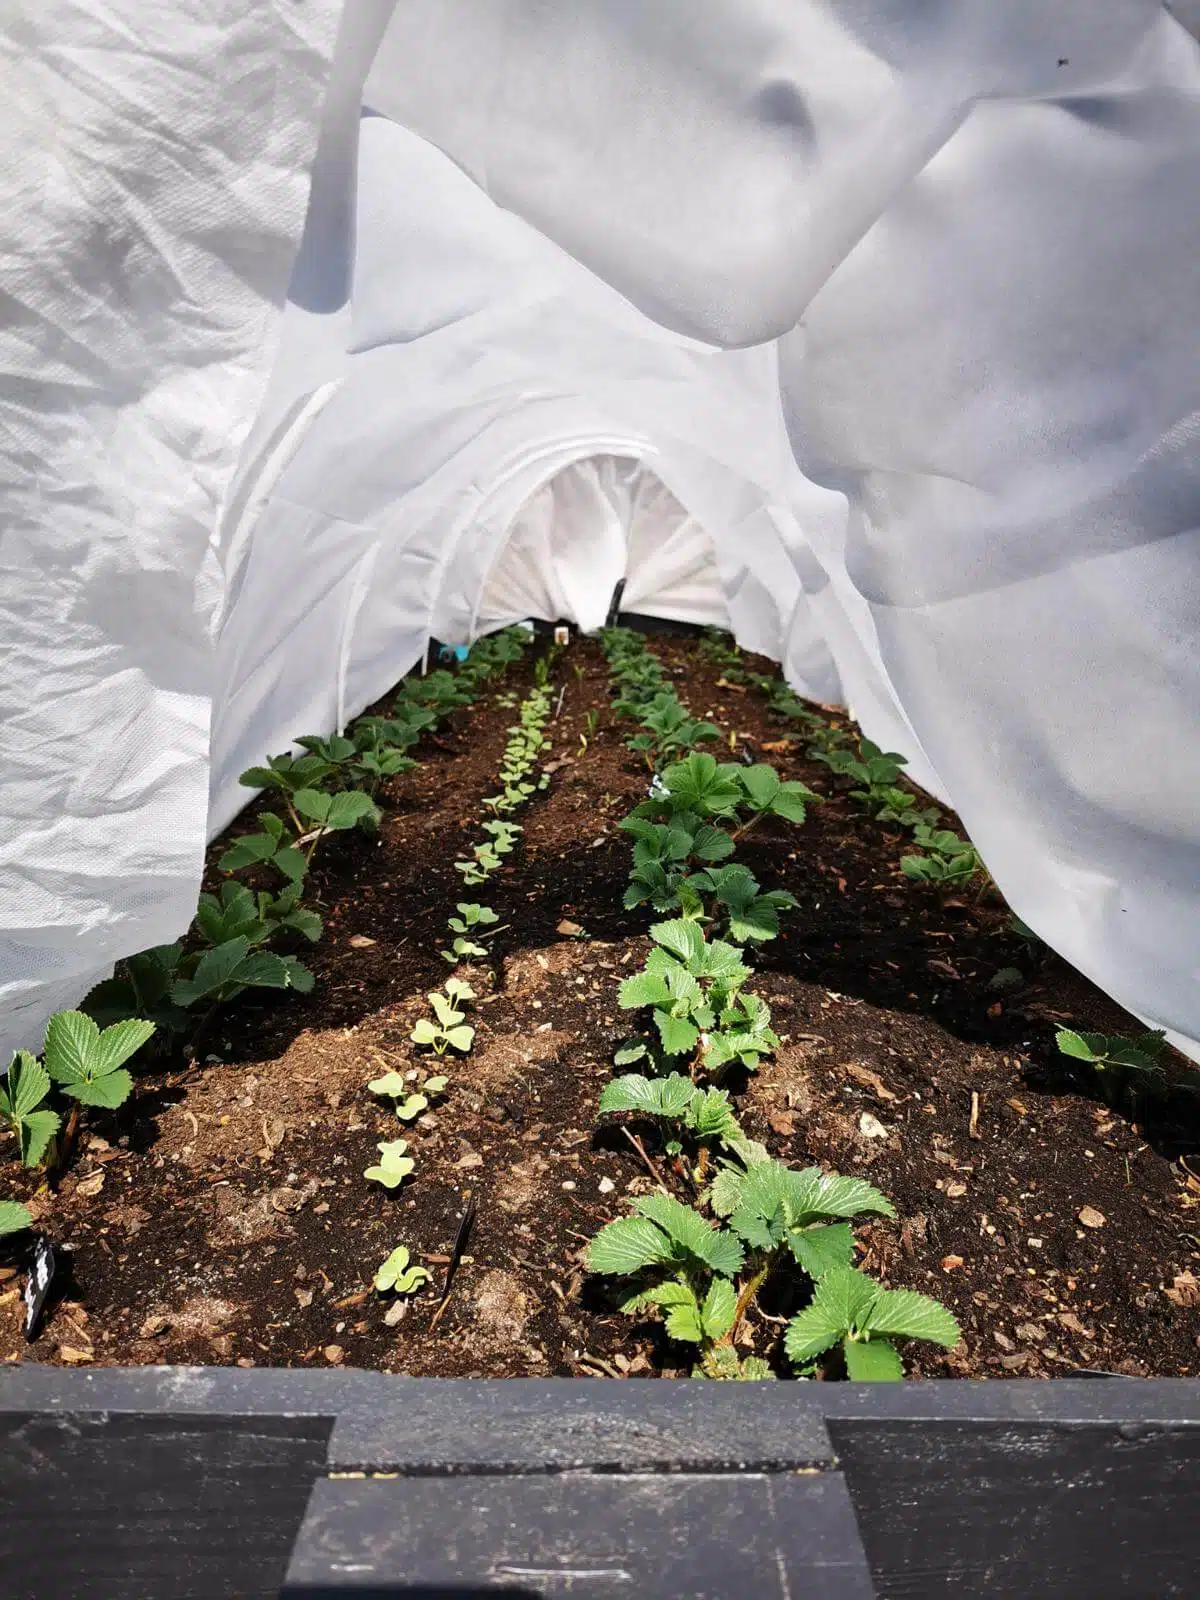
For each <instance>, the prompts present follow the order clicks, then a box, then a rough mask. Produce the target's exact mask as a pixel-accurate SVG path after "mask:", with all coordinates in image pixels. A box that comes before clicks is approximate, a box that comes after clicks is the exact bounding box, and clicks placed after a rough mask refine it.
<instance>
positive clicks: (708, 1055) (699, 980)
mask: <svg viewBox="0 0 1200 1600" xmlns="http://www.w3.org/2000/svg"><path fill="white" fill-rule="evenodd" d="M650 937H651V939H653V941H654V944H655V949H653V950H652V951H651V952H650V955H649V956H648V957H647V960H646V965H645V967H644V968H643V970H642V971H641V972H638V973H635V974H634V975H633V976H632V977H629V978H626V979H625V981H624V982H623V983H622V984H621V988H620V994H619V1001H620V1005H621V1007H622V1009H624V1010H626V1011H633V1010H641V1009H643V1008H648V1009H649V1010H650V1012H651V1020H652V1022H653V1025H654V1029H655V1034H654V1035H650V1036H648V1037H643V1038H639V1039H635V1040H633V1041H631V1042H630V1043H629V1044H627V1045H626V1046H625V1047H623V1048H622V1049H621V1050H620V1051H619V1052H618V1053H617V1056H616V1062H617V1065H618V1066H629V1065H632V1064H633V1063H634V1062H636V1061H640V1060H647V1061H648V1062H650V1063H651V1064H652V1065H654V1066H655V1067H656V1068H659V1067H661V1066H662V1064H663V1063H664V1062H665V1061H666V1060H667V1059H668V1058H670V1057H672V1056H686V1057H688V1058H689V1067H690V1071H691V1072H692V1074H693V1075H695V1074H696V1073H713V1072H720V1071H721V1069H722V1068H724V1067H726V1066H728V1065H729V1063H731V1062H733V1061H740V1062H741V1063H742V1064H743V1065H744V1066H746V1067H749V1068H750V1069H751V1070H753V1069H754V1068H756V1067H757V1066H758V1063H759V1061H760V1060H761V1059H762V1057H763V1056H765V1055H769V1054H770V1053H771V1052H772V1051H773V1050H774V1049H775V1048H776V1046H777V1045H778V1044H779V1040H778V1038H777V1036H776V1035H775V1034H774V1033H773V1032H772V1031H771V1025H770V1024H771V1012H770V1008H769V1007H768V1005H767V1003H766V1001H765V1000H762V999H760V998H759V997H758V996H757V995H754V994H750V993H747V992H745V991H744V988H743V986H744V984H745V983H746V981H747V979H748V978H749V977H750V969H749V968H748V967H747V966H746V965H745V963H744V962H743V961H742V957H741V952H740V951H739V950H738V949H737V948H736V947H735V946H734V945H731V944H726V943H725V942H724V941H723V940H720V939H714V940H712V941H711V942H710V941H708V940H706V939H705V937H704V933H703V931H702V929H701V928H700V927H699V926H698V925H697V924H696V923H695V922H690V921H688V920H687V919H686V918H676V919H675V920H673V921H670V922H659V923H656V924H655V925H654V926H653V927H652V928H651V929H650Z"/></svg>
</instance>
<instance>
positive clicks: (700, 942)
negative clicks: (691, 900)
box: [650, 917, 704, 966]
mask: <svg viewBox="0 0 1200 1600" xmlns="http://www.w3.org/2000/svg"><path fill="white" fill-rule="evenodd" d="M650 937H651V938H652V939H653V940H654V942H655V944H657V945H661V946H662V948H663V949H664V950H669V951H670V952H671V954H672V955H673V956H675V957H676V958H677V959H678V960H680V961H682V962H683V963H684V964H685V965H688V966H690V965H692V964H693V963H697V962H699V961H700V959H701V957H702V955H703V952H704V934H703V932H702V930H701V929H700V928H699V927H698V926H697V924H696V923H694V922H691V921H689V920H688V919H687V918H685V917H677V918H675V919H674V920H673V921H671V922H656V923H655V924H654V925H653V927H652V928H651V929H650Z"/></svg>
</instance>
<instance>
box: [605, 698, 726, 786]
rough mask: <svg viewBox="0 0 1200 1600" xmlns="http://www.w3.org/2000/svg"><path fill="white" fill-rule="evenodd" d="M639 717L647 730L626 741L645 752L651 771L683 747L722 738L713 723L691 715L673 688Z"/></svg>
mask: <svg viewBox="0 0 1200 1600" xmlns="http://www.w3.org/2000/svg"><path fill="white" fill-rule="evenodd" d="M638 720H639V722H640V723H641V725H642V727H643V728H644V729H646V732H645V733H638V734H634V735H633V737H632V738H630V739H627V740H626V741H625V744H626V747H627V748H628V749H630V750H634V751H637V752H638V753H639V754H642V755H644V756H645V757H646V758H647V764H648V765H649V766H650V768H651V770H653V769H654V768H655V767H657V766H658V765H659V764H660V763H661V762H662V761H664V760H667V759H669V758H671V757H673V756H677V755H678V754H679V752H680V751H682V750H690V749H692V748H693V747H694V746H695V745H697V744H701V743H703V742H706V741H708V740H711V739H719V738H720V737H721V730H720V729H719V728H717V727H716V726H715V725H714V724H713V723H711V722H701V721H699V720H698V719H697V718H695V717H692V716H690V715H689V714H688V711H687V709H686V708H685V707H684V706H683V705H682V704H681V703H680V700H679V697H678V695H677V694H676V693H675V691H674V689H670V688H667V689H662V690H660V691H659V692H658V693H657V694H656V695H655V696H654V698H653V700H651V701H650V702H649V703H648V704H647V705H645V706H643V707H642V708H641V710H640V713H639V716H638Z"/></svg>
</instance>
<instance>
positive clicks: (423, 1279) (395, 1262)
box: [373, 1244, 429, 1295]
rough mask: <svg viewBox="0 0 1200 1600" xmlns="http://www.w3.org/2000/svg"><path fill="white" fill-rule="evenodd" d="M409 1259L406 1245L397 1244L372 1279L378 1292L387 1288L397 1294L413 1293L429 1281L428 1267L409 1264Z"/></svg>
mask: <svg viewBox="0 0 1200 1600" xmlns="http://www.w3.org/2000/svg"><path fill="white" fill-rule="evenodd" d="M410 1259H411V1258H410V1255H409V1251H408V1247H407V1246H406V1245H402V1244H400V1245H397V1246H396V1248H395V1249H394V1250H393V1251H392V1253H391V1255H390V1256H388V1258H387V1260H386V1261H385V1262H383V1264H382V1265H381V1266H380V1268H379V1270H378V1271H377V1272H376V1274H375V1277H374V1279H373V1282H374V1285H375V1288H376V1289H377V1290H378V1291H379V1293H380V1294H387V1293H388V1291H389V1290H391V1291H392V1292H394V1293H395V1294H398V1295H408V1294H415V1293H416V1291H417V1290H418V1289H419V1288H420V1287H421V1285H422V1284H423V1283H428V1282H429V1269H428V1267H418V1266H410V1265H409V1261H410Z"/></svg>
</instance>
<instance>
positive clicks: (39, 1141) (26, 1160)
mask: <svg viewBox="0 0 1200 1600" xmlns="http://www.w3.org/2000/svg"><path fill="white" fill-rule="evenodd" d="M49 1094H50V1074H49V1073H48V1072H47V1071H46V1069H45V1068H44V1067H43V1066H42V1064H41V1062H40V1061H39V1060H38V1059H37V1057H36V1056H35V1055H32V1054H31V1053H30V1052H29V1051H28V1050H18V1051H17V1053H16V1055H15V1056H14V1057H13V1062H12V1065H11V1066H10V1067H9V1069H8V1073H7V1076H6V1077H5V1078H4V1079H3V1080H2V1081H0V1117H3V1119H4V1121H5V1122H7V1123H8V1125H9V1127H10V1128H11V1129H12V1131H13V1133H14V1134H15V1135H16V1139H17V1145H18V1148H19V1149H20V1152H21V1161H22V1164H23V1165H24V1166H26V1167H36V1166H37V1164H38V1162H39V1161H41V1159H42V1157H43V1156H44V1155H45V1153H46V1146H47V1145H48V1144H49V1143H50V1140H51V1139H53V1137H54V1135H55V1134H56V1133H57V1132H58V1129H59V1124H60V1118H59V1115H58V1112H57V1111H51V1110H50V1109H49V1107H47V1106H46V1105H45V1104H44V1102H45V1101H46V1099H47V1097H48V1096H49Z"/></svg>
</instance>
